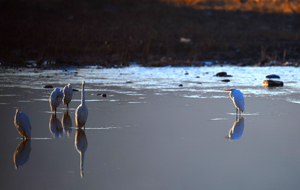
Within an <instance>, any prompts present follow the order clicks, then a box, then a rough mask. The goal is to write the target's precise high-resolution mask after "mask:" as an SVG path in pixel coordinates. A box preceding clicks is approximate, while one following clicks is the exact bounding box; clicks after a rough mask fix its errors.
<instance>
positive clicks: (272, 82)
mask: <svg viewBox="0 0 300 190" xmlns="http://www.w3.org/2000/svg"><path fill="white" fill-rule="evenodd" d="M263 86H267V87H275V86H283V82H281V81H277V80H264V82H263Z"/></svg>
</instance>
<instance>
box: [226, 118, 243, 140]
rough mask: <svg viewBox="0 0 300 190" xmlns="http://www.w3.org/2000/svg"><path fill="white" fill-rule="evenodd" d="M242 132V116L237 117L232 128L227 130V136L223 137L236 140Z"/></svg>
mask: <svg viewBox="0 0 300 190" xmlns="http://www.w3.org/2000/svg"><path fill="white" fill-rule="evenodd" d="M243 132H244V117H241V118H239V119H237V120H236V121H235V122H234V124H233V126H232V128H231V129H230V130H229V134H228V137H225V138H227V139H230V140H237V139H239V138H241V136H242V134H243Z"/></svg>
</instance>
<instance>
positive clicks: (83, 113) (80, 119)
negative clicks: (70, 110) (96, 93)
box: [75, 81, 88, 128]
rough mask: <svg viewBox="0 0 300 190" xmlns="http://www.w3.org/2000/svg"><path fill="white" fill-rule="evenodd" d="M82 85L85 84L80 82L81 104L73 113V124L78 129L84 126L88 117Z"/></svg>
mask: <svg viewBox="0 0 300 190" xmlns="http://www.w3.org/2000/svg"><path fill="white" fill-rule="evenodd" d="M84 85H85V82H84V81H82V91H81V104H80V105H79V106H78V107H77V109H76V111H75V122H76V126H77V127H79V128H81V127H83V126H84V125H85V123H86V120H87V117H88V109H87V107H86V105H85V95H84Z"/></svg>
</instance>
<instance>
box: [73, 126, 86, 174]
mask: <svg viewBox="0 0 300 190" xmlns="http://www.w3.org/2000/svg"><path fill="white" fill-rule="evenodd" d="M87 146H88V142H87V138H86V135H85V132H84V131H83V130H82V129H80V128H79V129H77V131H76V134H75V148H76V150H77V152H78V153H79V154H80V175H81V178H83V164H84V154H85V151H86V149H87Z"/></svg>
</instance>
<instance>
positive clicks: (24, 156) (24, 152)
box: [14, 139, 31, 170]
mask: <svg viewBox="0 0 300 190" xmlns="http://www.w3.org/2000/svg"><path fill="white" fill-rule="evenodd" d="M30 152H31V140H30V139H25V140H23V141H22V142H20V144H19V145H18V147H17V149H16V151H15V153H14V163H15V169H16V170H17V169H18V168H19V166H23V165H24V164H25V163H26V162H27V161H28V160H29V155H30Z"/></svg>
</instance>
